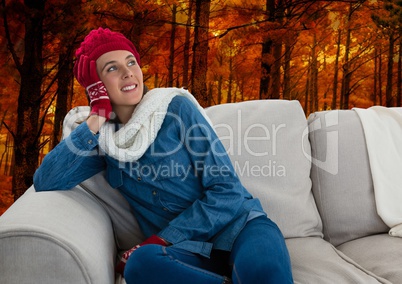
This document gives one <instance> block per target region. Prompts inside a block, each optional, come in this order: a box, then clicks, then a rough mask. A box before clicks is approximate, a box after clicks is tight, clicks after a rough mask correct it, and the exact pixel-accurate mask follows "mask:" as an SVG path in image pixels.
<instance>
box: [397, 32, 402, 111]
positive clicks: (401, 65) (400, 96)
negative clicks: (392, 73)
mask: <svg viewBox="0 0 402 284" xmlns="http://www.w3.org/2000/svg"><path fill="white" fill-rule="evenodd" d="M401 85H402V38H401V39H400V40H399V59H398V83H397V88H398V90H397V93H396V106H397V107H400V106H402V86H401Z"/></svg>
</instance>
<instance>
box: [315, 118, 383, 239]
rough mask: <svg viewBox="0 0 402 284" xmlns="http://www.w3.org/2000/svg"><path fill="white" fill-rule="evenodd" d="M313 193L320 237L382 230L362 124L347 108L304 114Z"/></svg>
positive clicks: (353, 236)
mask: <svg viewBox="0 0 402 284" xmlns="http://www.w3.org/2000/svg"><path fill="white" fill-rule="evenodd" d="M308 123H309V138H310V143H311V152H312V168H311V179H312V181H313V193H314V197H315V199H316V203H317V207H318V210H319V212H320V215H321V219H322V222H323V227H324V239H326V240H328V241H329V242H330V243H332V244H333V245H335V246H338V245H340V244H342V243H344V242H348V241H351V240H354V239H358V238H362V237H366V236H370V235H373V234H379V233H384V232H388V230H389V228H388V227H387V226H386V225H385V224H384V222H383V221H382V220H381V218H380V217H379V216H378V214H377V210H376V206H375V200H374V188H373V181H372V178H371V171H370V164H369V160H368V153H367V147H366V142H365V138H364V133H363V127H362V125H361V122H360V119H359V117H358V116H357V114H356V112H355V111H353V110H339V111H338V110H336V111H322V112H316V113H313V114H311V115H310V116H309V118H308Z"/></svg>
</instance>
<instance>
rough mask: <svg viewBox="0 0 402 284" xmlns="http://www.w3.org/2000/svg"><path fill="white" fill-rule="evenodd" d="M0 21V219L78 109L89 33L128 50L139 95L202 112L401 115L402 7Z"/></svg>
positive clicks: (158, 3) (256, 0)
mask: <svg viewBox="0 0 402 284" xmlns="http://www.w3.org/2000/svg"><path fill="white" fill-rule="evenodd" d="M0 17H1V21H0V54H1V55H0V62H1V69H0V74H1V76H0V186H1V187H0V214H2V213H3V212H4V210H6V208H7V207H8V206H10V205H11V204H12V203H13V202H14V200H16V199H17V198H18V197H20V196H21V195H22V194H23V193H24V191H25V190H26V189H27V188H28V187H29V186H31V184H32V176H33V173H34V172H35V169H36V168H37V167H38V165H39V164H40V162H41V160H42V158H43V156H44V155H45V154H46V153H47V152H48V151H49V150H51V149H52V148H53V147H54V146H55V145H57V143H58V142H59V141H60V133H61V125H62V120H63V117H64V116H65V115H66V113H67V111H68V110H69V109H71V108H72V107H74V106H77V105H87V104H88V102H87V100H86V97H85V95H84V89H83V88H82V87H81V86H79V85H78V83H77V82H76V81H75V80H74V78H73V73H72V68H73V64H74V52H75V50H76V48H77V47H78V45H79V43H80V42H81V41H82V40H83V38H84V36H85V35H86V34H87V33H88V32H89V31H90V30H91V29H93V28H97V27H99V26H102V27H108V28H110V29H112V30H115V31H120V32H122V33H123V34H125V35H126V36H127V37H128V38H129V39H131V40H132V41H133V42H134V44H135V46H136V47H137V49H138V51H139V53H140V55H141V67H142V70H143V73H144V81H145V84H146V85H147V86H148V88H154V87H165V86H176V87H182V86H184V87H187V88H189V90H190V91H191V92H192V93H193V94H194V95H195V96H196V98H197V99H198V100H199V102H200V103H201V104H202V105H203V106H210V105H215V104H223V103H230V102H239V101H245V100H261V99H286V100H299V101H300V103H301V105H302V106H303V108H304V111H305V113H306V116H308V114H309V113H311V112H314V111H320V110H327V109H349V108H353V107H362V108H367V107H370V106H372V105H383V106H401V82H402V80H401V73H402V62H401V61H402V48H401V45H402V37H401V35H402V25H401V24H402V1H397V0H386V1H385V0H384V1H382V0H358V1H356V0H344V1H314V0H312V1H307V0H252V1H244V0H145V1H139V0H133V1H130V0H104V1H92V0H70V1H67V0H61V1H60V0H58V1H53V0H1V5H0Z"/></svg>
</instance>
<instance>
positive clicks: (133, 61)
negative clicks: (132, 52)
mask: <svg viewBox="0 0 402 284" xmlns="http://www.w3.org/2000/svg"><path fill="white" fill-rule="evenodd" d="M135 64H137V62H135V60H130V61H129V62H128V66H133V65H135Z"/></svg>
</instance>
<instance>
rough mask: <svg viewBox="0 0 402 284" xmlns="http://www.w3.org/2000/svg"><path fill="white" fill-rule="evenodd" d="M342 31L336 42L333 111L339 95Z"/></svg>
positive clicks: (339, 32)
mask: <svg viewBox="0 0 402 284" xmlns="http://www.w3.org/2000/svg"><path fill="white" fill-rule="evenodd" d="M341 35H342V32H341V29H338V39H337V41H336V45H337V47H336V56H335V70H334V84H333V88H332V102H331V109H336V106H337V105H336V101H337V94H338V74H339V55H340V52H341Z"/></svg>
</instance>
